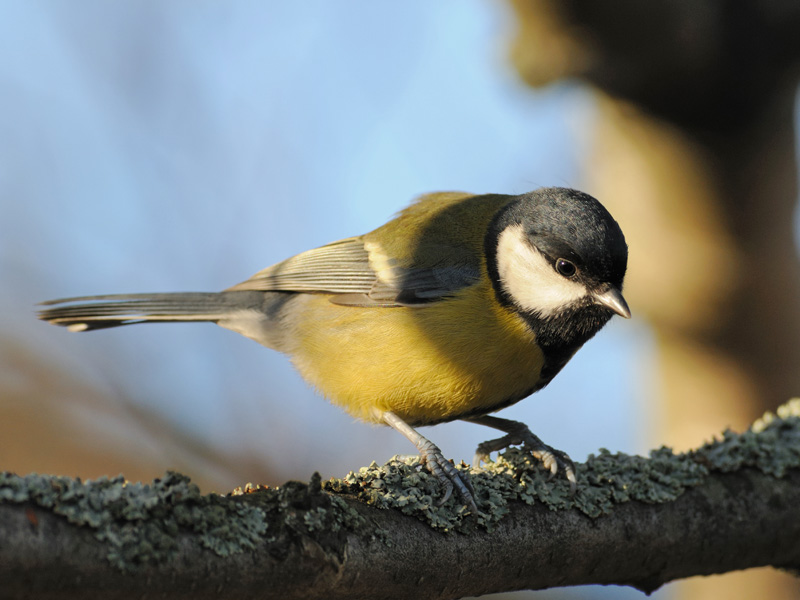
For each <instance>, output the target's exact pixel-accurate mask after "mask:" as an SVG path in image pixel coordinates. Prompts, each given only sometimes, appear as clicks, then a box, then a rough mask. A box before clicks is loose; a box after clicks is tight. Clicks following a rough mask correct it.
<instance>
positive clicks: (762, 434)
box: [0, 401, 800, 599]
mask: <svg viewBox="0 0 800 600" xmlns="http://www.w3.org/2000/svg"><path fill="white" fill-rule="evenodd" d="M798 442H800V401H793V403H792V404H790V405H787V407H785V408H783V409H782V413H781V418H776V417H774V416H771V415H769V416H768V417H767V419H766V420H765V421H762V422H760V423H758V424H757V425H756V426H754V428H753V429H752V430H750V431H747V432H745V433H744V434H740V435H735V434H732V433H726V434H725V436H724V437H723V439H721V440H719V441H715V442H713V443H711V444H707V445H706V446H704V447H703V448H701V449H699V450H697V451H694V452H692V453H689V454H684V455H680V454H679V455H675V454H672V453H671V452H669V451H668V450H666V449H661V450H658V451H655V452H653V453H652V455H651V458H649V459H644V458H639V457H628V456H625V455H613V456H612V455H610V454H609V453H606V452H603V453H601V454H600V455H599V456H598V457H590V459H589V460H588V461H587V463H586V464H583V465H579V469H578V472H579V481H580V490H579V492H578V494H577V496H576V497H575V498H570V497H569V495H568V494H566V493H563V492H565V490H566V489H568V486H567V484H566V483H565V482H562V481H554V482H551V484H550V485H544V484H543V481H544V476H543V475H542V473H541V469H539V468H537V467H536V466H535V464H534V463H532V462H530V461H526V460H525V458H524V455H525V453H524V452H521V451H518V450H510V451H508V452H507V453H506V454H505V456H504V457H502V458H500V459H498V461H497V462H496V463H493V464H491V465H490V466H489V467H488V468H487V469H486V470H484V471H479V472H474V473H473V483H474V484H475V487H476V491H477V494H478V497H479V498H480V502H481V505H482V507H483V510H484V511H485V512H486V514H484V515H481V516H474V515H466V514H464V510H463V507H459V506H458V505H457V503H455V502H454V501H453V500H452V499H451V500H450V501H449V502H448V503H447V504H446V505H445V506H443V507H436V506H435V505H434V504H432V502H431V497H430V492H431V491H434V492H435V491H436V484H435V479H434V478H429V477H427V476H426V474H425V473H424V472H418V471H417V469H415V468H414V466H413V464H406V463H403V462H400V461H393V462H391V463H389V464H387V465H386V466H385V467H384V468H382V469H380V468H378V467H370V468H369V469H362V471H361V473H360V474H353V473H351V474H350V475H349V476H348V477H347V478H345V479H344V480H340V481H331V482H328V483H327V484H326V486H325V488H326V489H327V490H329V491H324V490H323V489H322V486H321V482H320V480H319V477H318V476H315V478H314V479H312V481H311V483H310V484H309V485H305V484H300V483H297V482H290V483H288V484H286V485H285V486H282V487H281V488H277V489H267V488H260V489H250V490H245V492H244V493H241V492H240V493H236V494H231V495H228V496H218V495H214V494H211V495H206V496H203V495H201V494H200V493H199V491H198V490H197V488H196V487H195V486H193V485H192V484H190V483H189V481H188V479H187V478H185V477H183V476H180V475H177V474H168V475H167V476H166V477H165V478H163V479H160V480H156V481H154V482H153V484H152V485H149V486H143V485H141V484H129V485H123V482H122V480H121V479H116V480H101V481H97V482H93V483H87V484H81V483H80V482H77V481H75V480H69V479H66V478H53V477H40V476H29V477H27V478H20V477H17V476H13V475H9V474H4V475H3V476H2V478H0V501H2V504H0V539H3V540H4V542H5V543H4V544H2V547H0V580H2V581H3V582H4V589H3V592H4V596H5V597H7V598H23V597H31V596H36V597H37V598H59V599H63V598H71V597H80V598H104V599H114V598H129V597H137V598H138V597H141V596H142V595H143V594H146V593H149V594H152V593H154V592H155V593H159V594H164V595H169V596H170V597H174V598H181V597H186V598H193V599H202V598H237V599H238V598H242V597H255V596H258V597H270V598H282V599H291V598H326V599H330V598H409V597H415V598H458V597H462V596H464V595H479V594H485V593H490V592H500V591H509V590H519V589H543V588H548V587H554V586H565V585H582V584H590V583H599V584H623V585H631V586H634V587H637V588H638V589H641V590H643V591H647V592H649V591H652V590H654V589H656V588H658V587H659V586H660V585H662V584H663V583H665V582H668V581H671V580H674V579H677V578H682V577H689V576H693V575H701V574H712V573H723V572H727V571H731V570H736V569H744V568H748V567H754V566H763V565H772V566H775V567H786V568H798V567H800V546H799V545H798V544H797V539H800V452H798V451H797V448H798V447H799V444H798ZM411 481H415V482H417V483H418V484H419V485H420V487H419V488H413V489H410V488H408V487H404V486H407V485H408V484H409V482H411ZM330 490H335V491H336V492H338V493H331V491H330ZM248 492H249V493H248ZM361 500H367V501H369V502H372V503H373V504H379V505H383V506H388V505H390V504H394V505H395V506H396V507H399V508H400V510H381V509H379V508H378V507H376V506H374V505H371V504H369V503H368V502H363V501H361ZM559 507H560V508H563V509H562V510H555V509H556V508H559ZM403 512H406V513H411V514H403ZM412 515H413V516H412ZM587 515H589V516H587ZM414 517H417V518H414ZM591 517H593V518H591ZM423 521H427V522H423ZM444 530H446V531H444Z"/></svg>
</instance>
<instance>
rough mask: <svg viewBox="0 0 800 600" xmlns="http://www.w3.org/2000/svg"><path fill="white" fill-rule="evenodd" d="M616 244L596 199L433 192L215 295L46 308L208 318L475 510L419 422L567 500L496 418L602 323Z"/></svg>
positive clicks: (89, 323)
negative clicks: (535, 478)
mask: <svg viewBox="0 0 800 600" xmlns="http://www.w3.org/2000/svg"><path fill="white" fill-rule="evenodd" d="M627 260H628V246H627V244H626V242H625V236H624V235H623V233H622V230H621V229H620V227H619V225H618V224H617V222H616V221H615V220H614V218H613V217H612V216H611V215H610V214H609V212H608V211H607V210H606V209H605V208H604V207H603V205H602V204H601V203H600V202H599V201H598V200H597V199H595V198H594V197H592V196H590V195H588V194H586V193H584V192H580V191H578V190H574V189H570V188H563V187H545V188H539V189H536V190H534V191H531V192H528V193H524V194H519V195H507V194H469V193H465V192H437V193H431V194H426V195H423V196H421V197H419V198H418V199H417V200H416V201H414V202H412V203H411V204H410V205H409V206H408V207H407V208H405V209H404V210H403V211H401V212H400V213H399V214H398V215H397V216H396V217H395V218H393V219H392V220H390V221H388V222H387V223H386V224H384V225H383V226H381V227H379V228H377V229H375V230H373V231H371V232H370V233H367V234H364V235H361V236H356V237H349V238H345V239H342V240H339V241H336V242H333V243H331V244H327V245H325V246H321V247H319V248H316V249H313V250H308V251H306V252H302V253H300V254H297V255H296V256H293V257H291V258H288V259H286V260H284V261H282V262H279V263H277V264H275V265H273V266H271V267H267V268H266V269H263V270H262V271H259V272H258V273H256V274H255V275H253V276H252V277H250V278H249V279H247V280H246V281H243V282H241V283H238V284H236V285H234V286H232V287H230V288H228V289H226V290H224V291H221V292H175V293H152V294H147V293H145V294H113V295H102V296H82V297H75V298H64V299H59V300H50V301H47V302H43V303H42V305H43V306H44V308H42V309H41V310H40V312H39V318H40V319H43V320H44V321H47V322H49V323H52V324H55V325H61V326H65V327H67V328H68V329H69V330H71V331H92V330H98V329H104V328H108V327H116V326H121V325H130V324H135V323H144V322H194V321H207V322H213V323H216V324H218V325H220V326H222V327H225V328H227V329H230V330H232V331H235V332H237V333H240V334H242V335H244V336H246V337H248V338H251V339H253V340H255V341H256V342H258V343H260V344H262V345H264V346H266V347H268V348H271V349H274V350H277V351H279V352H282V353H284V354H286V355H288V356H289V357H290V359H291V362H292V363H293V364H294V366H295V367H296V369H297V370H298V371H299V373H300V374H301V376H302V377H303V378H304V379H305V380H306V381H307V382H308V383H309V384H310V385H312V386H313V387H314V388H316V390H317V391H318V392H320V393H321V394H322V395H323V396H325V397H326V398H327V399H329V400H330V401H331V402H332V403H334V404H336V405H338V406H340V407H341V408H343V409H344V410H345V411H347V412H348V413H350V414H351V415H353V416H354V417H356V418H358V419H360V420H362V421H366V422H368V423H374V424H382V425H388V426H390V427H391V428H393V429H395V430H396V431H398V432H399V433H401V434H403V435H404V436H405V437H406V438H408V440H409V441H411V442H412V443H413V444H414V445H415V446H416V448H417V450H418V452H419V454H420V464H421V465H422V466H424V467H425V468H427V469H428V471H429V472H431V473H432V474H433V475H435V477H436V478H437V479H438V481H439V482H440V484H441V488H442V489H443V490H444V491H443V494H442V497H441V499H440V500H439V504H442V503H444V502H446V501H447V499H448V498H449V497H450V496H451V495H452V492H453V489H454V488H455V490H456V491H457V492H458V494H459V495H460V496H461V498H462V500H463V503H464V505H466V506H467V507H468V509H469V510H470V511H472V512H474V513H479V509H478V504H477V501H476V494H475V490H474V487H473V486H472V483H471V481H470V478H469V476H468V474H465V473H464V472H463V471H460V470H459V469H456V468H455V466H454V464H453V463H452V462H451V461H449V460H447V459H446V458H445V457H444V455H443V453H442V451H441V449H440V448H439V447H438V446H437V445H436V444H434V443H433V442H431V441H430V440H429V439H428V438H426V437H424V436H423V435H421V434H420V433H419V432H418V431H417V428H419V427H421V426H428V425H436V424H438V423H444V422H449V421H454V420H464V421H468V422H472V423H477V424H480V425H485V426H488V427H491V428H494V429H497V430H499V431H501V432H503V433H504V434H505V435H503V436H502V437H499V438H497V439H493V440H489V441H487V442H484V443H482V444H480V445H479V446H478V448H477V451H476V454H475V458H474V466H475V467H476V468H478V467H480V464H481V463H482V462H484V461H486V460H488V459H489V455H490V454H491V452H494V451H499V450H501V449H503V448H506V447H508V446H510V445H514V444H522V445H523V446H524V447H525V448H526V449H527V450H528V451H530V452H531V453H532V455H533V456H534V457H535V458H537V459H538V460H539V461H540V462H541V463H542V465H543V467H544V468H546V469H547V470H549V471H550V477H552V476H553V475H555V474H557V473H558V472H559V471H561V472H563V473H564V476H565V477H566V478H567V479H568V480H569V483H570V487H571V489H572V491H573V493H574V492H575V488H576V476H575V468H574V465H573V463H572V461H571V460H570V459H569V457H568V455H567V454H566V453H564V452H562V451H560V450H557V449H555V448H552V447H551V446H548V445H547V444H545V443H544V442H543V441H542V440H541V439H540V438H539V437H537V436H536V435H534V434H533V432H531V430H530V429H529V428H528V427H527V426H526V425H525V424H524V423H521V422H517V421H512V420H510V419H504V418H501V417H497V416H494V415H493V414H491V413H494V412H497V411H499V410H501V409H503V408H506V407H508V406H510V405H512V404H514V403H516V402H518V401H520V400H522V399H523V398H526V397H528V396H530V395H531V394H532V393H534V392H536V391H538V390H540V389H542V388H543V387H545V386H546V385H547V384H548V383H549V382H550V381H551V380H552V379H553V377H555V375H556V374H557V373H558V372H559V371H560V370H561V369H562V368H563V367H564V365H565V364H566V363H567V362H568V361H569V360H570V358H572V356H573V355H574V354H575V352H577V350H578V349H579V348H580V347H581V346H583V344H584V343H585V342H586V341H588V340H589V339H590V338H592V337H593V336H594V335H595V334H596V333H597V332H598V331H599V330H600V329H601V328H602V327H603V326H604V325H605V324H606V323H607V322H608V321H609V320H610V318H611V317H612V316H614V315H619V316H621V317H624V318H626V319H627V318H630V316H631V313H630V309H629V308H628V304H627V302H626V301H625V298H624V297H623V295H622V286H623V279H624V276H625V271H626V268H627Z"/></svg>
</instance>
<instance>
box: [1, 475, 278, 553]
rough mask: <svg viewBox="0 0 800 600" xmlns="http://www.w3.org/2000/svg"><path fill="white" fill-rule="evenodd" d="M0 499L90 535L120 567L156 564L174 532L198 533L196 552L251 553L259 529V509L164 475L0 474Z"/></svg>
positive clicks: (173, 547)
mask: <svg viewBox="0 0 800 600" xmlns="http://www.w3.org/2000/svg"><path fill="white" fill-rule="evenodd" d="M0 502H4V503H22V502H28V503H31V504H35V505H38V506H41V507H44V508H48V509H50V510H52V512H53V513H54V514H57V515H61V516H63V517H65V518H66V519H67V520H68V521H69V522H70V523H74V524H75V525H80V526H85V527H89V528H91V529H93V530H95V537H96V538H97V539H98V540H100V541H103V542H105V543H107V544H108V547H109V550H108V554H107V556H108V559H109V561H111V563H112V564H114V565H116V566H117V567H119V568H121V569H135V568H136V567H137V566H138V565H141V564H147V563H159V562H162V561H164V560H168V559H169V558H171V557H172V556H174V555H175V554H176V552H177V550H178V538H177V535H178V534H179V533H181V532H186V533H194V534H197V535H198V536H199V539H200V543H201V544H202V545H203V547H205V548H208V549H209V550H211V551H213V552H215V553H217V554H219V555H220V556H227V555H229V554H231V553H233V552H241V551H243V550H245V549H252V548H255V545H256V544H257V543H258V542H259V540H260V539H261V537H262V536H263V535H264V533H265V532H266V527H267V525H266V523H267V521H266V519H265V518H264V514H263V511H262V510H261V509H260V508H258V507H256V506H251V505H248V504H246V503H243V502H231V501H229V500H227V499H225V498H224V497H222V496H219V495H218V494H208V495H201V494H200V491H199V489H198V488H197V486H196V485H194V484H193V483H191V481H190V480H189V478H188V477H186V476H185V475H180V474H178V473H173V472H168V473H167V474H166V475H165V476H164V477H162V478H161V479H156V480H154V481H153V483H152V484H142V483H130V482H127V481H125V479H124V477H122V476H118V477H114V478H111V479H109V478H107V477H101V478H99V479H97V480H94V481H91V480H90V481H86V482H82V481H81V480H80V479H71V478H68V477H53V476H47V475H37V474H32V475H27V476H25V477H20V476H18V475H15V474H13V473H0Z"/></svg>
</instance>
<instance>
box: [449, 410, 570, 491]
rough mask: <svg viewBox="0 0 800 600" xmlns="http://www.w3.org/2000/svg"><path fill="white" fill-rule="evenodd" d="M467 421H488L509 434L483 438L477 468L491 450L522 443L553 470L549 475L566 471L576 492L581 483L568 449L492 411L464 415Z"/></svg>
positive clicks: (484, 423)
mask: <svg viewBox="0 0 800 600" xmlns="http://www.w3.org/2000/svg"><path fill="white" fill-rule="evenodd" d="M464 421H469V422H470V423H477V424H478V425H486V426H487V427H492V428H494V429H499V430H500V431H505V432H506V433H507V434H508V435H504V436H503V437H501V438H497V439H496V440H489V441H488V442H483V443H482V444H479V445H478V448H477V450H476V451H475V458H474V460H473V462H472V465H473V466H474V467H475V468H478V467H480V465H481V462H483V461H486V460H488V459H489V455H490V454H491V453H492V452H494V451H496V450H502V449H503V448H508V447H509V446H511V445H513V444H523V445H524V446H525V448H527V449H528V450H529V451H530V452H531V454H533V456H534V457H535V458H537V459H538V460H539V461H541V463H542V464H543V465H544V468H545V469H548V470H549V471H550V477H552V476H553V475H555V474H556V473H558V471H559V470H561V471H563V472H564V474H565V475H566V477H567V480H568V481H569V486H570V490H571V491H572V493H573V494H574V493H575V489H576V487H577V485H578V484H577V479H576V478H575V465H574V464H573V462H572V460H571V459H570V457H569V456H567V454H566V453H565V452H562V451H561V450H556V449H555V448H553V447H551V446H548V445H547V444H545V443H544V442H543V441H542V440H540V439H539V438H538V437H537V436H536V435H534V434H533V432H532V431H531V430H530V429H528V426H527V425H525V423H520V422H519V421H512V420H510V419H501V418H500V417H492V416H489V415H484V416H482V417H470V418H468V419H464Z"/></svg>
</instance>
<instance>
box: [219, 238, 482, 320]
mask: <svg viewBox="0 0 800 600" xmlns="http://www.w3.org/2000/svg"><path fill="white" fill-rule="evenodd" d="M467 254H468V253H465V252H464V251H463V250H461V249H459V248H453V247H451V246H442V247H441V248H437V249H436V258H437V260H436V264H435V265H434V266H425V267H420V268H415V267H414V266H413V265H412V266H408V265H406V266H402V265H400V264H399V262H398V261H397V260H394V259H392V258H390V257H387V256H386V255H385V254H384V253H383V251H382V249H381V247H380V245H379V244H377V243H376V242H374V241H365V239H364V237H353V238H347V239H344V240H340V241H338V242H333V243H332V244H328V245H327V246H322V247H321V248H316V249H314V250H308V251H307V252H303V253H301V254H298V255H297V256H293V257H292V258H289V259H287V260H285V261H283V262H280V263H278V264H276V265H273V266H271V267H268V268H266V269H264V270H263V271H259V272H258V273H256V274H255V275H253V276H252V277H251V278H250V279H248V280H247V281H243V282H242V283H240V284H238V285H235V286H233V287H231V288H229V289H230V290H263V291H284V292H305V293H321V294H331V295H332V296H331V302H333V303H335V304H343V305H351V306H412V305H422V304H426V303H429V302H433V301H436V300H441V299H442V298H446V297H447V296H450V295H452V294H453V293H455V292H456V291H457V290H459V289H461V288H463V287H466V286H468V285H472V284H473V283H475V282H476V281H477V280H478V278H479V276H480V268H479V265H477V264H474V265H473V264H471V262H470V261H469V260H467V259H468V258H470V257H471V255H469V256H467ZM405 262H406V263H408V261H405ZM473 262H474V261H473Z"/></svg>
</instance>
